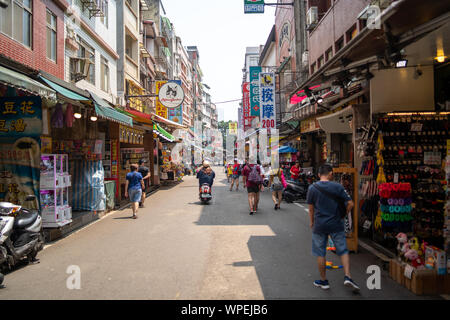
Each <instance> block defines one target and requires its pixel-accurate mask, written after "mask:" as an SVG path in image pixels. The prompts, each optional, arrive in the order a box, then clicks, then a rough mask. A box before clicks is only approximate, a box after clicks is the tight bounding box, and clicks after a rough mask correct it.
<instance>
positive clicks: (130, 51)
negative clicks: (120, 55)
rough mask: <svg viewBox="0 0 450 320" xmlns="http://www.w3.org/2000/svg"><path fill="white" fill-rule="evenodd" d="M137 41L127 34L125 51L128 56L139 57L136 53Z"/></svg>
mask: <svg viewBox="0 0 450 320" xmlns="http://www.w3.org/2000/svg"><path fill="white" fill-rule="evenodd" d="M135 42H136V41H135V40H134V39H133V38H132V37H131V36H130V35H128V34H127V35H126V36H125V53H126V55H127V56H128V57H130V58H131V59H132V60H135V59H136V58H137V54H136V53H135V46H136V43H135Z"/></svg>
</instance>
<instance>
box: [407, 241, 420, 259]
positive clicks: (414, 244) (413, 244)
mask: <svg viewBox="0 0 450 320" xmlns="http://www.w3.org/2000/svg"><path fill="white" fill-rule="evenodd" d="M408 244H409V247H410V248H411V249H414V250H416V251H417V253H418V254H419V249H420V248H419V239H417V237H412V238H411V239H409V240H408ZM419 255H420V254H419Z"/></svg>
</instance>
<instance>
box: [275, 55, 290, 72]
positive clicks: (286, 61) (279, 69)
mask: <svg viewBox="0 0 450 320" xmlns="http://www.w3.org/2000/svg"><path fill="white" fill-rule="evenodd" d="M289 60H291V57H287V58H284V61H283V62H282V63H281V65H280V66H279V67H278V69H277V73H280V72H281V70H283V69H284V66H285V65H286V64H287V63H288V62H289Z"/></svg>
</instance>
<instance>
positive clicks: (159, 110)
mask: <svg viewBox="0 0 450 320" xmlns="http://www.w3.org/2000/svg"><path fill="white" fill-rule="evenodd" d="M166 82H167V81H156V96H158V93H159V89H161V87H162V86H163V85H164V84H165V83H166ZM156 115H158V116H160V117H163V118H166V119H167V118H168V112H167V108H166V107H164V106H163V105H162V103H161V102H159V99H158V97H156Z"/></svg>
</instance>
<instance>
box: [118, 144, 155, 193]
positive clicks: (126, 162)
mask: <svg viewBox="0 0 450 320" xmlns="http://www.w3.org/2000/svg"><path fill="white" fill-rule="evenodd" d="M141 159H144V160H145V161H146V164H147V165H148V164H149V163H150V152H148V151H144V148H122V149H120V185H121V191H120V192H121V197H122V199H123V198H124V195H125V182H126V175H127V173H128V172H130V171H129V170H130V165H131V164H138V162H139V160H141Z"/></svg>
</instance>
